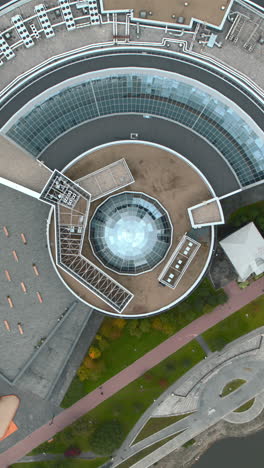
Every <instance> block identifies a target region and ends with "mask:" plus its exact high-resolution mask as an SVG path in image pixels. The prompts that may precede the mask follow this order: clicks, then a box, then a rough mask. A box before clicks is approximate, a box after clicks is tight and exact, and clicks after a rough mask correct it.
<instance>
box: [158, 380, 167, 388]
mask: <svg viewBox="0 0 264 468" xmlns="http://www.w3.org/2000/svg"><path fill="white" fill-rule="evenodd" d="M159 386H160V387H163V388H167V387H168V386H169V382H168V380H167V379H159Z"/></svg>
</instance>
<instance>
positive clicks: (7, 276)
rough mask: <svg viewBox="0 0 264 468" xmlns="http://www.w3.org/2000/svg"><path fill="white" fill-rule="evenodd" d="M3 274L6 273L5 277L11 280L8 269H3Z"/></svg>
mask: <svg viewBox="0 0 264 468" xmlns="http://www.w3.org/2000/svg"><path fill="white" fill-rule="evenodd" d="M5 275H6V279H7V280H8V281H11V278H10V274H9V271H8V270H5Z"/></svg>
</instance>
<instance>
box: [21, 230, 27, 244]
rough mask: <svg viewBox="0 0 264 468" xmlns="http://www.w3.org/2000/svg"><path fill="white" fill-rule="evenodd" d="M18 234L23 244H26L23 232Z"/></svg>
mask: <svg viewBox="0 0 264 468" xmlns="http://www.w3.org/2000/svg"><path fill="white" fill-rule="evenodd" d="M20 236H21V239H22V242H23V244H27V239H26V238H25V234H23V232H21V234H20Z"/></svg>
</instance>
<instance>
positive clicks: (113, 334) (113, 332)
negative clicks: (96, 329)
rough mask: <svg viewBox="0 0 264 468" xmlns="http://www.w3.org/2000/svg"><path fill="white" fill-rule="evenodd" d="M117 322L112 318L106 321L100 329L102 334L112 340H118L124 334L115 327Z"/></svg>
mask: <svg viewBox="0 0 264 468" xmlns="http://www.w3.org/2000/svg"><path fill="white" fill-rule="evenodd" d="M115 320H116V319H112V318H106V319H104V321H103V323H102V325H101V328H100V334H101V335H103V336H104V337H105V338H109V339H110V340H116V339H117V338H119V337H120V336H121V333H122V330H121V329H120V328H118V327H117V326H116V325H115Z"/></svg>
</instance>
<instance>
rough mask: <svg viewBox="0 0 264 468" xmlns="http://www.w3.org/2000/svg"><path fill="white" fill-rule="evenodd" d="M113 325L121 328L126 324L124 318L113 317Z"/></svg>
mask: <svg viewBox="0 0 264 468" xmlns="http://www.w3.org/2000/svg"><path fill="white" fill-rule="evenodd" d="M113 325H114V326H115V327H117V328H119V329H120V330H123V328H124V327H125V326H126V320H125V319H123V318H119V317H118V318H115V319H114V320H113Z"/></svg>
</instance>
